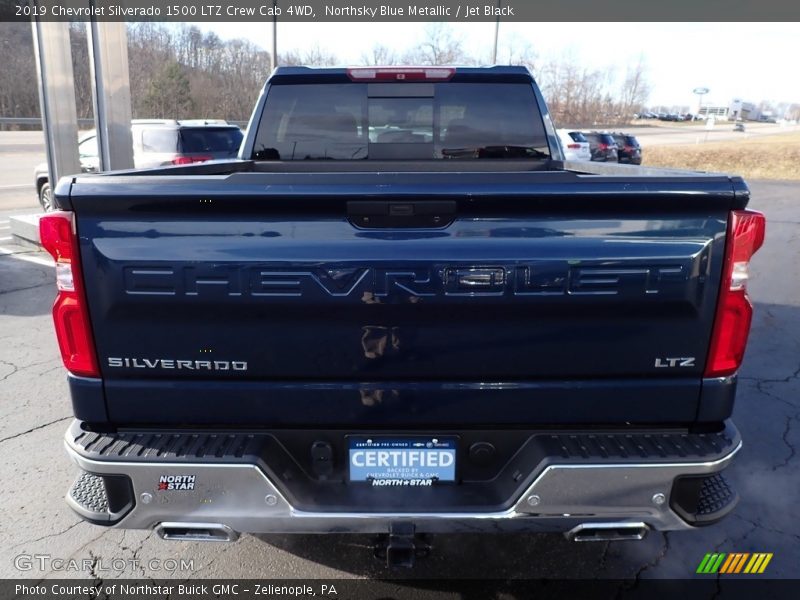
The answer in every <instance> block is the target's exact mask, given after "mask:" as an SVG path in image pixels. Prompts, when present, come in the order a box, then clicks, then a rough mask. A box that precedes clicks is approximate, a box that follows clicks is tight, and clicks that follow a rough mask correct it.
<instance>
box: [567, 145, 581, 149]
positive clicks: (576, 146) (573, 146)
mask: <svg viewBox="0 0 800 600" xmlns="http://www.w3.org/2000/svg"><path fill="white" fill-rule="evenodd" d="M567 148H569V149H570V150H580V148H581V145H580V144H569V145H568V146H567Z"/></svg>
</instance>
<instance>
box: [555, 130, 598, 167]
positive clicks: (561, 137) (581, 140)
mask: <svg viewBox="0 0 800 600" xmlns="http://www.w3.org/2000/svg"><path fill="white" fill-rule="evenodd" d="M556 133H558V141H559V142H561V150H563V152H564V160H592V152H591V150H589V140H587V139H586V138H585V137H584V136H583V134H582V133H581V132H580V131H569V130H567V129H556Z"/></svg>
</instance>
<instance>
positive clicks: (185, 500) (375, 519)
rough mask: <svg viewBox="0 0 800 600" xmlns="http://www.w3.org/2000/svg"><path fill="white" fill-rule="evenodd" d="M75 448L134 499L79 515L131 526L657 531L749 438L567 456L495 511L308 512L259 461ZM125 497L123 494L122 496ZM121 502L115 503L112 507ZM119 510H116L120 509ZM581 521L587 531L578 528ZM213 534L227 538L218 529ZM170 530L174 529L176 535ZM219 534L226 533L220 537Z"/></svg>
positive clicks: (70, 447)
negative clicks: (684, 452) (678, 491)
mask: <svg viewBox="0 0 800 600" xmlns="http://www.w3.org/2000/svg"><path fill="white" fill-rule="evenodd" d="M66 448H67V452H68V453H69V455H70V457H71V458H72V460H73V461H74V462H75V464H76V465H77V466H78V467H79V468H80V469H81V471H83V472H87V473H91V474H95V475H98V476H101V477H102V476H113V475H118V476H126V477H128V478H129V479H130V493H129V495H130V496H131V500H132V501H131V502H129V503H128V504H130V505H131V506H128V504H125V506H126V507H127V508H126V510H127V512H125V513H124V516H120V511H119V510H117V511H116V513H115V515H116V518H117V520H116V521H115V522H113V521H114V520H113V519H110V518H109V519H103V518H102V515H98V514H97V512H96V510H97V509H94V508H87V506H84V505H81V504H80V502H78V501H76V497H75V495H74V494H70V493H68V495H67V501H68V503H69V504H70V506H71V507H72V508H73V509H74V510H75V511H76V512H78V514H79V515H81V516H82V517H84V518H85V519H87V520H90V521H92V522H95V523H101V524H102V523H103V521H106V524H110V525H114V526H115V527H120V528H127V529H153V528H158V529H159V530H160V531H163V530H164V527H163V525H162V524H165V523H166V524H169V526H170V527H177V526H179V525H180V523H186V524H205V525H210V526H212V527H211V528H212V529H213V528H214V527H218V528H219V529H224V530H225V531H230V532H232V533H231V535H229V536H228V537H230V538H231V539H235V537H236V536H235V532H247V533H327V532H337V533H343V532H353V533H385V532H386V531H387V529H388V527H389V524H391V523H397V522H413V524H414V525H415V528H416V531H418V532H431V533H434V532H476V531H496V532H500V531H560V532H569V531H570V530H576V531H580V530H581V529H580V527H581V526H582V525H583V526H585V525H586V524H587V523H591V524H593V525H596V524H602V523H609V524H616V525H618V526H623V527H624V526H625V525H626V524H628V525H630V526H631V527H633V526H634V525H637V526H638V525H644V529H645V530H646V529H647V528H650V529H655V530H662V531H663V530H680V529H691V528H692V525H691V524H689V523H688V522H687V521H686V520H684V519H683V518H681V516H679V515H678V513H676V512H675V510H673V507H672V502H671V500H672V498H671V495H672V493H673V486H674V483H675V481H676V478H679V477H686V476H704V475H705V476H708V475H712V474H715V473H719V472H720V471H722V470H723V469H724V468H725V467H727V466H728V464H729V463H730V462H731V460H732V459H733V457H734V455H735V454H736V453H737V452H738V451H739V449H740V448H741V441H740V440H738V438H737V440H736V444H735V445H734V446H732V447H731V449H730V451H729V452H727V453H726V454H725V455H724V456H722V457H721V458H717V459H715V460H711V461H706V462H703V461H677V462H652V461H643V462H641V463H637V462H625V463H614V462H613V461H603V462H597V463H589V464H587V463H581V464H559V463H558V462H557V460H555V459H554V461H553V462H552V464H548V465H547V466H546V467H545V468H543V469H542V470H541V471H540V472H539V474H538V475H537V476H536V477H535V479H533V481H532V483H531V484H530V485H529V486H528V487H527V488H526V489H524V492H523V493H522V494H521V495H519V497H518V498H516V500H515V501H514V503H513V505H512V506H511V507H510V508H508V509H507V510H502V511H494V512H426V511H424V510H416V511H413V512H374V513H373V512H332V511H320V512H314V511H309V510H300V509H298V508H296V507H294V506H292V504H291V503H290V502H289V500H288V499H287V497H286V496H285V495H284V494H283V493H282V492H281V490H280V489H279V487H278V486H276V485H275V484H274V483H273V482H272V481H270V479H269V477H268V476H267V475H266V474H265V472H264V471H263V470H262V469H261V468H259V466H258V465H256V464H226V463H220V462H208V463H203V462H196V461H195V462H183V461H174V462H165V461H163V460H161V461H158V462H147V461H126V460H116V459H111V458H109V459H103V460H97V459H95V458H90V457H88V456H86V455H85V452H84V451H83V449H82V447H81V446H80V445H78V444H76V443H75V441H74V437H73V436H71V435H70V434H69V433H68V434H67V436H66ZM176 478H177V480H178V481H190V482H191V485H190V486H187V487H188V488H190V489H183V490H159V485H160V483H159V482H161V481H165V480H175V479H176ZM116 504H117V505H121V503H120V502H116ZM112 508H113V507H112ZM108 512H109V513H111V512H114V511H112V510H111V509H109V510H108ZM576 528H578V529H576ZM209 535H210V536H211V537H214V536H217V534H216V533H215V532H214V531H212V532H211V533H210V534H209ZM166 537H169V536H166ZM217 537H219V536H217Z"/></svg>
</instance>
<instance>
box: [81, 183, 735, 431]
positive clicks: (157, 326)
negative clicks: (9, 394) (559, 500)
mask: <svg viewBox="0 0 800 600" xmlns="http://www.w3.org/2000/svg"><path fill="white" fill-rule="evenodd" d="M403 175H404V177H402V176H400V175H398V174H394V175H392V174H383V175H376V174H370V175H367V174H352V175H348V176H345V177H337V176H335V175H332V174H327V175H323V174H316V175H314V174H303V175H287V176H281V175H278V174H267V175H265V174H256V173H239V174H235V175H231V176H227V177H226V176H220V177H215V176H193V177H142V176H137V177H116V178H115V177H109V178H102V177H101V178H80V179H78V180H76V181H75V182H74V183H73V184H72V186H71V193H70V197H69V200H68V202H69V205H70V206H71V208H72V209H73V210H74V211H75V212H76V214H77V230H78V235H79V237H80V249H81V262H82V265H83V273H84V279H85V284H86V290H87V295H88V303H89V311H90V316H91V321H92V324H93V334H94V341H95V344H96V348H97V353H98V359H99V362H100V369H101V373H102V378H103V385H104V394H105V403H106V407H107V411H108V415H109V417H110V419H111V420H113V421H115V422H130V423H154V422H159V423H160V422H180V423H208V422H214V423H226V422H227V423H229V424H231V425H244V424H246V425H251V426H252V425H255V424H265V425H267V424H268V425H300V424H308V423H325V424H328V425H334V426H336V425H342V426H344V425H348V424H353V423H361V424H369V425H373V426H376V427H377V426H381V427H383V426H386V427H389V426H400V425H419V426H427V425H431V426H432V425H435V424H437V423H439V422H449V423H453V422H459V423H463V424H464V425H465V426H468V425H470V424H478V423H480V424H484V425H485V424H523V423H524V424H526V425H529V424H536V423H539V424H548V423H558V422H570V423H579V422H596V423H612V422H618V421H619V420H624V421H626V422H632V421H633V422H637V421H638V422H664V421H669V422H690V421H692V420H693V419H694V418H695V416H696V413H697V405H698V397H699V394H700V388H701V382H702V373H703V367H704V362H705V356H706V353H707V349H708V344H709V339H710V333H711V328H712V324H713V319H714V313H715V304H716V299H717V294H718V289H719V280H720V278H721V269H722V261H723V252H724V238H725V230H726V223H727V216H728V211H729V210H730V209H731V207H732V206H733V205H734V203H735V202H739V203H741V202H742V200H741V198H740V197H737V194H735V193H734V192H733V189H732V186H731V182H730V181H729V180H728V179H727V178H724V177H720V178H707V179H705V180H700V179H695V180H693V181H691V183H690V184H681V182H680V180H678V179H677V178H669V179H663V180H658V179H656V178H640V179H639V180H638V181H637V180H636V179H635V178H631V179H628V180H624V182H621V181H619V180H622V179H623V178H614V177H603V178H597V177H586V178H576V177H572V178H571V179H570V181H571V182H567V181H562V182H559V184H558V185H552V184H551V183H550V182H549V180H548V179H547V177H548V175H549V174H526V175H534V176H536V178H533V177H529V178H526V179H524V178H521V177H517V176H515V174H509V173H504V174H502V181H503V183H492V184H491V185H488V184H487V185H480V182H481V181H483V182H486V181H494V182H496V181H497V180H498V179H501V178H499V177H495V178H493V179H492V178H489V177H487V175H490V174H481V173H477V174H475V173H470V174H457V175H458V177H456V176H455V175H454V174H442V175H441V177H438V176H437V175H435V174H427V175H425V176H424V177H423V176H422V175H419V176H418V177H415V176H414V174H403ZM553 175H557V174H553ZM560 175H564V174H563V173H562V174H560ZM359 177H360V179H359ZM437 177H438V178H437ZM552 179H553V178H552V177H551V180H552ZM127 181H130V182H135V185H128V184H126V182H127ZM364 182H367V183H364ZM432 182H433V183H432ZM436 182H438V183H439V185H434V183H436ZM447 182H449V184H447ZM445 184H447V185H445ZM436 203H438V204H436ZM426 207H427V208H426ZM434 213H436V214H434ZM370 215H371V217H372V218H371V219H370ZM365 216H366V217H367V218H366V220H365V219H364V217H365ZM433 217H438V219H439V220H438V221H435V222H434V221H432V220H430V219H433Z"/></svg>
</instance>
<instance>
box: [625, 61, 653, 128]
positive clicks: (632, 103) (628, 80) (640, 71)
mask: <svg viewBox="0 0 800 600" xmlns="http://www.w3.org/2000/svg"><path fill="white" fill-rule="evenodd" d="M649 95H650V83H649V82H648V80H647V65H646V64H645V60H644V56H643V55H641V54H640V55H639V59H638V60H637V61H636V63H634V64H632V65H628V68H627V70H626V73H625V81H624V82H623V84H622V94H621V97H620V110H621V112H622V114H623V115H624V116H625V117H628V118H630V117H632V116H633V113H635V112H640V111H641V109H642V107H643V106H644V104H645V102H647V98H648V96H649Z"/></svg>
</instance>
